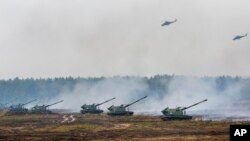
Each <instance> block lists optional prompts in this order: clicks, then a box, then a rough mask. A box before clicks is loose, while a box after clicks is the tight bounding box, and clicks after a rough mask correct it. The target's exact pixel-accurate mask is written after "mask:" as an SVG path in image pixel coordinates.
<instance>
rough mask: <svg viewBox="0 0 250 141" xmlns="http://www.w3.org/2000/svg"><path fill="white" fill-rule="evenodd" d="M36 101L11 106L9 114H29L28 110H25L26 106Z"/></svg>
mask: <svg viewBox="0 0 250 141" xmlns="http://www.w3.org/2000/svg"><path fill="white" fill-rule="evenodd" d="M34 101H36V99H34V100H32V101H29V102H27V103H24V104H17V105H11V106H10V107H9V109H8V114H27V113H28V109H27V108H25V107H24V106H25V105H27V104H29V103H31V102H34Z"/></svg>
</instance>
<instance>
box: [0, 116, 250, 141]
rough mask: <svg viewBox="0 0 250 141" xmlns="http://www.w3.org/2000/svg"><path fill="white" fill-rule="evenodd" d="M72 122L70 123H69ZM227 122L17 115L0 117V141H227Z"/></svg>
mask: <svg viewBox="0 0 250 141" xmlns="http://www.w3.org/2000/svg"><path fill="white" fill-rule="evenodd" d="M72 118H73V119H72ZM249 123H250V122H240V121H237V122H230V121H201V120H191V121H161V119H160V118H159V117H151V116H131V117H109V116H107V115H84V116H83V115H78V114H75V115H18V116H6V115H5V116H1V117H0V140H5V141H7V140H32V141H36V140H41V141H45V140H60V141H63V140H148V141H150V140H171V141H180V140H203V141H204V140H218V141H223V140H229V125H230V124H249Z"/></svg>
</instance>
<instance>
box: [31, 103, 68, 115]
mask: <svg viewBox="0 0 250 141" xmlns="http://www.w3.org/2000/svg"><path fill="white" fill-rule="evenodd" d="M61 102H63V100H61V101H58V102H55V103H52V104H49V105H41V106H38V105H36V106H34V107H32V108H31V110H30V113H32V114H51V113H52V112H51V111H50V110H48V108H49V107H50V106H53V105H56V104H58V103H61Z"/></svg>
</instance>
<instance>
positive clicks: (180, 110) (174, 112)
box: [161, 99, 207, 120]
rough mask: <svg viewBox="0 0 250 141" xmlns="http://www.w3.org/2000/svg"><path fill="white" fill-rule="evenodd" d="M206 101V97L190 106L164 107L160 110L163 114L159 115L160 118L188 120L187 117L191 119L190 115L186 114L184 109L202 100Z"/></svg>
mask: <svg viewBox="0 0 250 141" xmlns="http://www.w3.org/2000/svg"><path fill="white" fill-rule="evenodd" d="M205 101H207V99H205V100H203V101H201V102H198V103H195V104H193V105H191V106H188V107H177V108H168V107H167V108H165V109H164V110H162V111H161V112H162V113H163V114H164V115H163V116H161V119H162V120H188V119H192V116H189V115H186V111H185V110H186V109H189V108H191V107H193V106H196V105H198V104H200V103H202V102H205Z"/></svg>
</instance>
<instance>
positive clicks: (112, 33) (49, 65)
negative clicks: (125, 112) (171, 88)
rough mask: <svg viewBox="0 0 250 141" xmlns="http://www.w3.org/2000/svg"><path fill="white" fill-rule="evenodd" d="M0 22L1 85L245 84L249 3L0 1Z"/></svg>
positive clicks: (249, 69)
mask: <svg viewBox="0 0 250 141" xmlns="http://www.w3.org/2000/svg"><path fill="white" fill-rule="evenodd" d="M175 18H176V19H178V21H177V22H176V23H175V24H172V25H171V26H169V27H161V26H160V25H161V24H162V23H163V22H164V21H165V20H174V19H175ZM0 20H1V21H0V79H8V78H14V77H21V78H26V77H36V78H39V77H60V76H82V77H88V76H113V75H142V76H143V75H146V76H151V75H155V74H180V75H197V76H204V75H208V76H214V75H224V74H226V75H240V76H250V46H249V45H250V37H247V38H242V39H241V40H239V41H232V38H233V37H234V36H235V35H237V34H245V33H247V32H250V1H249V0H206V1H205V0H203V1H201V0H188V1H187V0H3V1H0Z"/></svg>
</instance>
